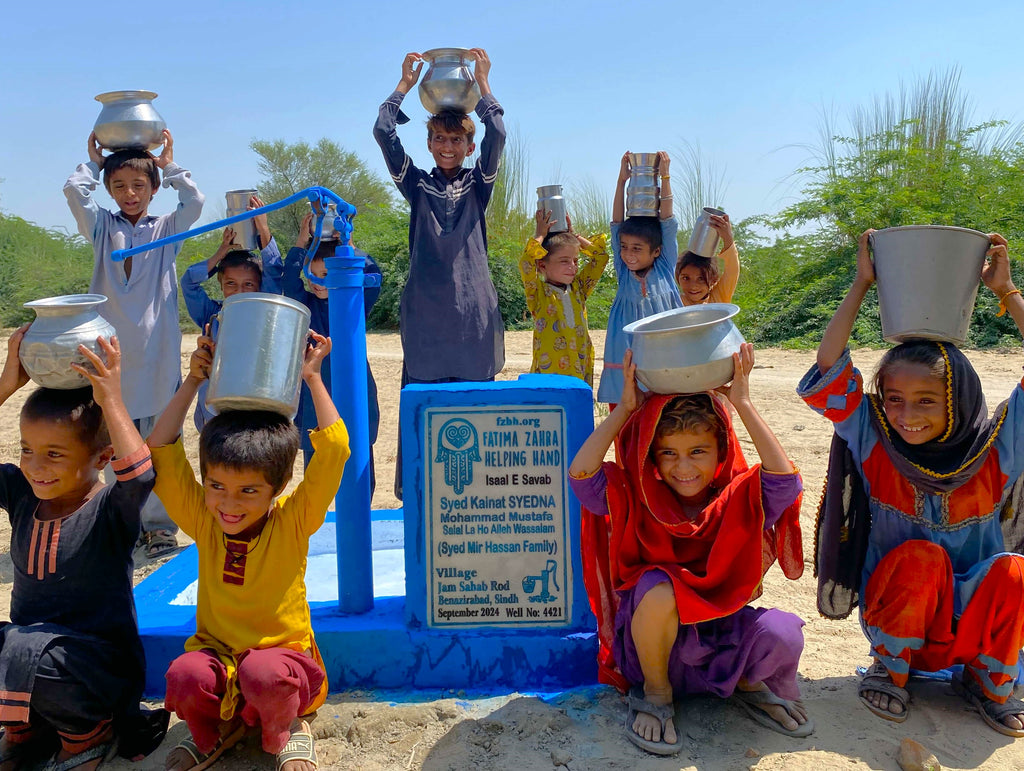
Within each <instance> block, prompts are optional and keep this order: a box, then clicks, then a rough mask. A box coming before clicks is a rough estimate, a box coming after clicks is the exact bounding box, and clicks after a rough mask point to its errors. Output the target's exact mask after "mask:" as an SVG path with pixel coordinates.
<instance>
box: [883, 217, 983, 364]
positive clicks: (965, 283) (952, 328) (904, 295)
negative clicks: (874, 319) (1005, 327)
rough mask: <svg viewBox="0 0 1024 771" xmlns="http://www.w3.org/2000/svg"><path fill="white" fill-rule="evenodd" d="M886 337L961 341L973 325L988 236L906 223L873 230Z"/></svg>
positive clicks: (950, 228)
mask: <svg viewBox="0 0 1024 771" xmlns="http://www.w3.org/2000/svg"><path fill="white" fill-rule="evenodd" d="M871 248H872V251H873V252H874V260H875V279H876V281H877V282H878V309H879V312H880V314H881V317H882V337H884V338H885V339H886V340H888V341H889V342H890V343H902V342H905V341H907V340H914V339H918V340H920V339H924V340H942V341H947V342H951V343H955V344H957V345H962V344H963V343H964V341H966V340H967V332H968V330H969V329H970V325H971V313H972V312H973V311H974V300H975V298H976V297H977V295H978V283H979V282H980V280H981V268H982V266H983V265H984V264H985V252H987V251H988V248H989V240H988V236H987V235H985V234H984V233H980V232H978V231H977V230H968V229H967V228H953V227H944V226H941V225H907V226H904V227H899V228H886V229H885V230H878V231H876V232H875V233H873V234H872V235H871Z"/></svg>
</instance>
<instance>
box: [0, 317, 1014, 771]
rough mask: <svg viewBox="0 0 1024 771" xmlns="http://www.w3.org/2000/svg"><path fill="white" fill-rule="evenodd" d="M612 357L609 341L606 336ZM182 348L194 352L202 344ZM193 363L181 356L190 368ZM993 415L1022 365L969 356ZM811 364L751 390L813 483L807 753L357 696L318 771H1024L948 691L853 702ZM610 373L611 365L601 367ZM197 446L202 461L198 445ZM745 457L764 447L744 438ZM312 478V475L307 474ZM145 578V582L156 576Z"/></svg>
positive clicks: (387, 415) (4, 532) (762, 736)
mask: <svg viewBox="0 0 1024 771" xmlns="http://www.w3.org/2000/svg"><path fill="white" fill-rule="evenodd" d="M593 336H594V342H595V345H596V347H597V350H598V351H599V352H600V351H601V350H602V349H603V333H601V332H598V333H595V334H594V335H593ZM191 342H192V341H191V340H189V339H186V341H185V346H186V347H187V346H190V345H191ZM506 347H507V352H506V353H507V360H506V366H505V370H504V372H503V373H502V375H501V378H502V379H506V378H515V377H517V376H518V375H519V374H520V373H523V372H526V371H527V370H528V369H529V366H530V350H531V349H530V333H529V332H513V333H509V334H507V335H506ZM368 349H369V352H370V361H371V364H372V366H373V371H374V374H375V376H376V379H377V383H378V386H379V391H380V406H381V416H382V417H381V426H380V438H379V440H378V442H377V444H376V447H375V455H376V462H377V479H378V488H377V492H376V495H375V496H374V500H373V503H374V507H375V508H392V507H396V506H397V505H398V501H397V500H396V499H395V498H394V497H393V496H392V494H391V480H392V479H393V477H394V462H395V436H396V430H397V416H398V400H399V388H398V383H399V376H400V371H401V346H400V342H399V339H398V336H397V335H393V334H370V335H369V336H368ZM190 350H191V348H188V349H187V350H186V349H184V348H183V360H184V359H185V355H186V353H187V352H188V351H190ZM878 356H879V353H878V352H874V351H858V352H856V354H855V357H854V358H855V361H856V362H857V363H858V365H859V366H860V368H861V370H862V371H864V372H870V371H872V370H873V368H874V365H875V363H876V361H877V360H878ZM971 360H972V362H974V365H975V367H976V368H977V369H978V372H979V374H980V375H981V378H982V381H983V384H984V387H985V392H986V394H987V398H988V403H989V406H990V408H991V407H992V406H994V405H995V404H996V403H997V402H999V401H1000V400H1002V399H1003V398H1005V396H1006V395H1007V394H1008V393H1009V392H1010V390H1011V389H1012V387H1013V386H1014V384H1015V383H1016V382H1017V380H1018V378H1020V376H1021V357H1020V355H1019V354H1013V355H1008V354H998V353H972V354H971ZM812 361H813V353H811V352H807V351H797V352H794V351H783V350H776V349H766V350H763V351H758V352H757V364H756V365H755V366H756V367H757V369H756V371H755V372H754V373H753V376H752V381H751V391H752V394H753V397H754V399H755V402H756V404H757V406H758V408H759V410H760V411H761V412H762V414H763V415H764V417H765V418H766V420H767V421H768V423H769V425H771V426H772V428H773V429H774V430H775V432H776V434H778V436H779V438H780V440H781V441H782V444H783V446H784V447H785V448H786V450H787V451H788V452H789V455H790V457H791V458H792V460H793V461H794V462H795V463H796V464H797V465H798V466H799V467H800V469H801V470H802V472H803V477H804V486H805V490H806V492H805V496H804V505H803V511H802V521H803V530H804V550H805V561H806V562H807V564H808V568H807V572H806V573H805V574H804V577H803V578H802V579H800V580H799V581H796V582H791V581H787V580H785V579H784V578H783V577H782V576H781V573H780V572H779V570H778V568H773V569H772V571H771V572H770V573H769V575H768V577H767V578H766V588H765V593H764V597H763V600H762V602H763V603H764V604H770V605H774V606H777V607H780V608H783V609H784V610H788V611H792V612H794V613H797V614H799V615H800V616H801V617H802V618H804V619H806V621H807V625H806V626H805V627H804V635H805V638H806V647H805V649H804V655H803V659H802V661H801V667H800V673H801V681H802V682H801V688H802V689H803V692H804V700H805V702H806V704H807V706H808V709H809V711H810V713H811V715H812V716H813V718H814V720H815V723H816V731H815V733H814V735H813V736H811V737H810V738H809V739H802V740H795V739H789V738H787V737H785V736H781V735H779V734H776V733H774V732H772V731H769V730H767V729H765V728H762V727H760V726H758V725H757V724H755V723H754V722H752V721H751V720H750V719H749V718H748V717H746V715H745V713H743V712H742V711H741V710H740V709H739V708H738V707H735V706H732V705H730V704H727V703H725V702H722V701H720V700H717V699H713V698H693V699H689V700H686V701H685V702H682V703H680V704H678V705H677V718H676V720H677V725H678V726H679V728H680V730H681V732H682V734H683V736H684V737H685V744H684V748H683V750H682V752H681V753H680V754H679V755H678V756H676V757H675V758H655V757H653V756H650V755H647V754H646V753H644V752H642V751H640V750H638V749H635V748H634V747H633V746H632V745H631V744H629V743H628V742H627V741H626V739H625V737H624V736H623V728H622V725H623V718H624V714H625V707H624V705H623V703H622V701H621V700H620V698H619V696H618V694H617V693H616V692H615V691H614V690H612V689H610V688H607V687H604V686H596V685H595V686H591V687H586V688H579V689H574V690H571V691H567V692H564V693H561V694H554V695H551V694H541V695H537V694H532V695H522V694H515V693H513V694H497V695H495V694H491V695H488V696H480V695H474V694H469V695H466V694H464V693H462V692H458V693H454V692H451V691H442V692H422V691H420V692H415V693H409V692H403V693H387V692H346V693H339V694H334V695H332V696H331V698H330V700H329V702H328V703H327V705H326V706H325V707H324V708H323V709H322V710H321V711H320V714H319V717H318V719H317V720H316V721H315V723H314V732H315V734H316V736H317V738H318V742H317V747H318V751H319V753H320V761H321V767H323V768H331V769H367V770H368V771H369V770H375V769H396V770H399V769H401V770H406V771H407V770H408V769H431V770H442V769H458V770H460V771H461V770H462V769H495V770H499V769H500V770H502V771H504V770H505V769H524V770H525V769H553V768H566V769H571V771H582V770H583V769H631V768H643V769H700V770H701V771H718V770H721V771H732V770H733V769H748V768H750V769H758V770H759V771H766V770H768V769H795V770H796V771H821V770H822V769H851V770H852V769H868V768H870V769H897V768H898V765H897V762H896V759H895V758H896V753H897V750H898V747H899V743H900V740H901V739H903V738H904V737H909V738H912V739H915V740H917V741H919V742H921V743H922V744H924V745H925V746H926V747H927V748H928V749H930V750H931V751H932V752H934V753H935V755H936V756H937V757H938V759H939V760H940V761H941V763H942V765H943V767H944V768H956V769H969V768H977V769H991V770H992V771H995V769H1024V740H1020V741H1018V742H1017V744H1016V745H1015V744H1014V742H1013V740H1012V739H1010V738H1007V737H1004V736H1001V735H1000V734H997V733H995V732H994V731H992V730H991V729H989V728H988V727H987V726H986V725H985V724H984V723H983V722H982V720H981V718H980V717H979V716H978V715H977V714H975V713H973V712H971V711H970V710H969V709H968V708H967V707H966V705H965V704H964V703H963V702H962V701H961V700H960V699H959V698H958V697H957V696H955V695H954V694H953V693H952V691H951V690H950V688H949V686H948V685H946V684H943V683H934V682H927V683H925V682H921V683H918V682H914V683H913V684H912V693H913V702H912V704H911V707H910V713H911V714H910V717H909V719H908V720H907V722H906V723H903V724H902V725H897V724H895V723H889V722H886V721H883V720H881V719H879V718H877V717H874V716H873V715H872V714H871V713H869V712H868V711H867V710H866V709H865V708H864V707H863V706H861V704H860V703H859V702H858V700H857V691H856V684H857V679H858V678H857V676H856V673H855V668H856V667H857V666H859V665H865V664H867V663H868V661H869V659H868V656H867V644H866V642H865V640H864V637H863V635H862V634H861V631H860V628H859V626H858V624H857V622H856V620H847V621H843V622H835V621H827V620H825V619H823V618H820V617H819V616H818V614H817V611H816V609H815V603H814V593H815V584H814V580H813V578H812V577H811V569H810V555H811V549H812V544H813V537H812V528H813V522H814V514H815V510H816V507H817V503H818V500H819V497H820V491H821V485H822V480H823V477H824V471H825V459H826V452H827V449H828V443H829V437H830V428H829V427H828V425H827V424H826V422H825V421H824V420H823V419H820V418H818V417H817V416H816V415H814V414H813V413H812V412H811V411H810V410H808V409H807V408H806V407H805V406H804V405H803V403H802V402H801V401H800V400H799V399H797V397H796V394H795V392H794V389H795V387H796V384H797V381H798V380H799V378H800V376H801V375H802V374H803V373H804V371H805V370H806V369H807V367H808V366H809V365H810V363H811V362H812ZM598 368H600V363H599V364H598ZM23 399H24V395H23V394H18V395H16V396H15V397H14V398H12V400H11V403H9V404H8V405H6V406H5V408H4V409H3V410H2V412H0V445H2V458H3V460H5V461H9V462H17V455H18V408H20V405H21V401H22V400H23ZM188 428H189V430H188V431H187V432H186V446H188V447H190V448H191V450H192V453H193V462H195V460H196V459H195V455H194V452H195V434H194V431H193V430H191V426H189V427H188ZM744 449H745V450H746V451H747V453H748V457H750V456H751V455H753V447H752V445H751V444H750V442H749V441H747V440H746V439H745V437H744ZM297 472H298V473H301V463H299V464H298V465H297ZM8 542H9V524H8V523H7V521H6V518H4V519H3V520H2V521H0V543H3V544H6V543H8ZM153 567H154V566H153V565H152V564H149V565H147V564H145V563H144V561H143V563H142V564H140V567H139V569H138V570H137V571H136V575H137V576H138V577H139V578H140V579H141V577H142V576H144V575H145V574H147V573H148V572H151V571H152V569H153ZM11 581H12V566H11V561H10V557H9V555H8V553H7V551H6V549H5V550H4V551H3V552H2V553H0V617H4V616H5V615H6V614H7V612H8V611H9V607H10V606H9V594H10V588H11ZM184 734H185V726H184V725H183V724H181V723H178V722H177V721H174V724H173V725H172V727H171V731H170V733H169V735H168V738H167V740H166V741H165V743H164V746H163V747H161V748H160V749H158V750H157V751H156V752H154V753H153V754H152V755H151V756H150V757H149V758H147V759H146V760H144V761H142V762H141V763H140V764H135V765H134V766H131V765H129V764H127V763H125V762H124V761H116V762H115V763H113V764H111V767H112V768H131V767H136V768H144V769H157V768H162V767H163V762H164V758H165V756H166V753H167V751H168V750H169V749H170V748H171V747H173V746H174V743H176V742H177V741H178V740H180V739H181V738H182V737H183V736H184ZM258 744H259V742H258V739H257V738H256V737H253V736H250V737H249V738H247V740H246V741H245V743H244V744H243V745H242V746H241V747H240V748H239V749H236V750H232V751H231V752H229V753H228V754H227V755H226V756H225V758H224V759H223V760H222V761H221V763H220V767H221V768H224V769H225V771H241V770H242V769H249V768H259V769H272V768H273V761H272V758H270V757H269V756H265V755H263V754H262V753H261V752H260V751H259V747H258Z"/></svg>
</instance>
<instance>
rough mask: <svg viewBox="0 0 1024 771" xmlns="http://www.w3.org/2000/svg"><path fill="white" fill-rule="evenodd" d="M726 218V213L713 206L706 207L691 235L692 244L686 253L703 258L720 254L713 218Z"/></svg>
mask: <svg viewBox="0 0 1024 771" xmlns="http://www.w3.org/2000/svg"><path fill="white" fill-rule="evenodd" d="M713 215H714V216H717V217H724V216H725V212H724V211H722V210H721V209H715V208H713V207H711V206H705V207H704V211H702V212H701V213H700V216H699V217H697V222H696V223H695V224H694V226H693V232H692V233H691V234H690V243H688V244H687V245H686V251H688V252H693V253H694V254H698V255H700V256H701V257H714V256H715V255H716V254H718V231H717V230H715V229H714V228H713V227H711V217H712V216H713Z"/></svg>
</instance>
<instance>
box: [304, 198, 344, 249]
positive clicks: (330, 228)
mask: <svg viewBox="0 0 1024 771" xmlns="http://www.w3.org/2000/svg"><path fill="white" fill-rule="evenodd" d="M309 210H310V211H311V212H313V217H314V218H315V217H318V216H320V205H319V204H318V203H315V202H313V201H310V202H309ZM337 216H338V204H336V203H329V204H327V213H326V214H324V221H323V224H322V225H321V226H320V240H321V241H330V240H331V239H335V238H339V236H338V231H337V230H336V229H335V227H334V220H335V218H336V217H337ZM309 234H310V235H311V236H314V235H316V219H314V220H313V221H312V222H310V223H309Z"/></svg>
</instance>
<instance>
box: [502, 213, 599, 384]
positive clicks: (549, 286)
mask: <svg viewBox="0 0 1024 771" xmlns="http://www.w3.org/2000/svg"><path fill="white" fill-rule="evenodd" d="M536 220H537V228H536V231H535V233H534V236H533V238H531V239H530V240H529V241H527V242H526V249H525V250H523V256H522V257H520V258H519V275H520V277H521V278H522V279H523V287H524V288H525V289H526V305H527V307H528V308H529V309H530V313H531V315H532V316H533V364H532V365H531V366H530V372H540V373H547V374H556V375H572V376H573V377H578V378H580V379H581V380H585V381H586V382H587V384H588V385H591V386H593V384H594V344H593V343H592V342H591V341H590V328H589V326H588V323H587V298H588V297H590V293H591V292H593V291H594V288H595V287H596V286H597V282H598V281H599V280H600V279H601V274H602V273H604V267H605V265H607V264H608V248H607V239H606V237H605V235H604V234H603V233H601V234H598V235H596V236H594V238H593V240H591V241H588V240H587V239H586V238H584V237H583V236H580V235H577V234H576V233H574V232H573V230H572V221H571V220H569V218H568V217H566V221H567V222H568V224H569V230H568V231H566V232H562V233H552V232H551V227H552V226H553V225H554V224H555V222H554V220H553V219H551V212H550V211H547V210H545V211H538V212H537V216H536ZM581 251H582V253H583V254H584V255H585V256H586V257H587V263H586V264H585V265H584V266H583V267H582V268H580V265H579V262H580V252H581Z"/></svg>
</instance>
